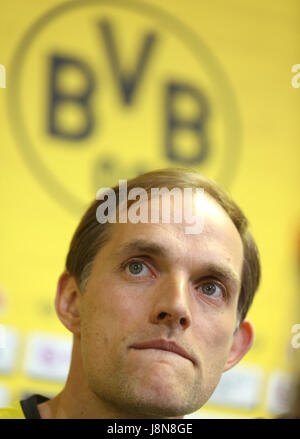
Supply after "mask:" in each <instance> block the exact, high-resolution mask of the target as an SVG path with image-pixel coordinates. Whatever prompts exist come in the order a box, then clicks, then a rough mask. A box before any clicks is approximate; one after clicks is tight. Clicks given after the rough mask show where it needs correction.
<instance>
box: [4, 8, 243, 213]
mask: <svg viewBox="0 0 300 439" xmlns="http://www.w3.org/2000/svg"><path fill="white" fill-rule="evenodd" d="M10 78H11V81H12V83H11V85H10V87H9V90H10V95H9V105H10V108H9V111H10V116H11V120H12V123H13V131H14V133H15V134H16V136H17V142H18V145H19V146H20V148H21V151H22V152H23V154H24V158H25V159H26V161H27V162H28V164H29V166H30V167H31V169H32V170H33V172H34V173H35V174H36V176H37V177H38V179H39V181H40V182H41V183H42V184H43V185H44V186H45V187H46V188H47V190H48V191H50V192H51V194H52V195H53V196H55V198H56V199H57V200H58V201H60V202H61V203H62V204H63V206H64V207H66V208H68V209H69V210H71V211H73V212H75V213H76V214H77V213H78V212H81V211H82V208H83V206H84V204H85V203H87V202H88V201H90V200H91V199H93V198H94V197H95V194H96V191H97V190H98V189H99V188H100V187H104V186H105V187H107V186H111V185H115V184H117V183H118V180H119V179H127V178H131V177H134V176H136V175H138V174H141V173H143V172H146V171H150V170H153V169H157V168H163V167H169V166H191V167H193V168H194V169H198V170H199V171H200V172H203V173H204V174H206V175H208V176H210V177H212V178H214V179H216V180H217V181H219V182H222V183H223V184H225V185H228V184H229V181H230V180H231V179H232V176H233V174H234V171H235V168H236V164H237V158H238V153H237V147H238V144H239V131H240V130H239V120H238V113H237V110H236V107H235V102H234V97H233V94H232V92H231V89H230V86H229V84H228V82H227V81H226V78H225V76H224V74H223V72H222V70H221V68H220V67H219V65H218V64H217V62H216V60H215V59H214V57H213V56H212V55H211V53H210V52H209V50H208V49H207V48H206V47H205V46H204V45H203V43H202V42H201V41H200V40H199V38H198V37H197V36H196V35H195V34H193V33H192V32H191V31H190V30H189V29H188V28H186V27H185V26H184V25H183V24H181V22H180V21H179V20H177V19H175V18H172V17H170V16H169V15H167V14H166V13H165V12H162V11H161V10H159V9H157V8H154V7H153V6H150V5H148V4H143V3H141V2H139V1H129V0H85V1H83V0H78V1H72V2H68V3H66V4H62V5H60V6H59V7H57V8H55V9H53V10H52V11H50V12H49V13H48V14H47V15H45V16H43V17H42V18H41V19H40V20H39V21H38V22H36V23H35V24H34V25H33V26H32V28H31V29H29V31H28V32H27V34H26V35H25V36H24V38H23V40H22V41H21V43H20V45H19V47H18V49H17V51H16V54H15V57H14V60H13V65H12V69H11V75H10Z"/></svg>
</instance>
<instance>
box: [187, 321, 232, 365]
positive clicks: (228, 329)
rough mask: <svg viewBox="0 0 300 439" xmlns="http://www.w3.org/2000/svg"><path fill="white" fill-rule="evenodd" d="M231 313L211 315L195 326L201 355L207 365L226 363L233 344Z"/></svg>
mask: <svg viewBox="0 0 300 439" xmlns="http://www.w3.org/2000/svg"><path fill="white" fill-rule="evenodd" d="M232 319H233V316H232V315H231V313H219V315H210V318H207V319H206V320H204V319H201V320H200V321H199V322H197V324H196V326H195V332H194V333H195V334H197V342H198V345H199V349H200V355H202V359H203V361H204V362H206V363H214V364H216V363H218V362H220V363H223V362H225V361H226V358H227V355H228V352H229V350H230V347H231V343H232V334H233V331H234V328H233V324H232V321H233V320H232Z"/></svg>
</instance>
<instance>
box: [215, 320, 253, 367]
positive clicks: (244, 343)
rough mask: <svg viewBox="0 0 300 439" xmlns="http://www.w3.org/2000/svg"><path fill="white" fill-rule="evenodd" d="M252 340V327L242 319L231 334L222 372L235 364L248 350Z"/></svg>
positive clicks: (247, 321)
mask: <svg viewBox="0 0 300 439" xmlns="http://www.w3.org/2000/svg"><path fill="white" fill-rule="evenodd" d="M253 342H254V328H253V326H252V324H251V322H249V320H244V321H243V322H242V323H241V325H240V326H239V328H238V329H237V330H236V332H235V333H234V335H233V342H232V345H231V348H230V351H229V354H228V357H227V361H226V364H225V367H224V370H223V372H225V371H226V370H228V369H231V368H232V367H233V366H235V365H236V364H237V363H238V362H239V361H240V360H241V359H242V358H243V356H244V355H245V354H246V353H247V352H248V351H249V349H250V348H251V346H252V345H253Z"/></svg>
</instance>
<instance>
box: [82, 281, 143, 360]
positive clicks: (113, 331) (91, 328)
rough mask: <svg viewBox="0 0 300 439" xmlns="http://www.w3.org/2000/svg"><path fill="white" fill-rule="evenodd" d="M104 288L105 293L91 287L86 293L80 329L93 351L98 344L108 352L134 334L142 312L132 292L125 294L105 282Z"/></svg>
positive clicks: (136, 297)
mask: <svg viewBox="0 0 300 439" xmlns="http://www.w3.org/2000/svg"><path fill="white" fill-rule="evenodd" d="M103 285H106V288H105V289H104V288H100V287H98V286H97V285H93V286H91V288H90V289H89V290H87V291H86V294H87V297H86V299H87V300H86V303H85V306H84V309H83V325H84V331H85V334H86V336H88V337H89V339H90V340H91V342H92V343H94V344H95V347H96V346H98V345H99V344H101V346H102V347H103V349H106V351H107V352H108V351H109V349H111V348H112V347H113V346H114V345H117V344H119V343H120V340H122V339H124V338H125V337H126V335H128V334H130V333H131V332H133V331H134V327H135V324H136V322H137V320H139V321H140V320H141V315H142V310H141V306H139V304H140V300H139V299H140V296H139V295H138V293H137V292H136V291H135V290H134V289H133V288H131V289H129V290H128V289H126V288H124V287H122V286H120V284H119V283H118V284H115V283H114V282H112V281H111V280H110V282H109V281H108V280H106V282H105V281H104V282H103Z"/></svg>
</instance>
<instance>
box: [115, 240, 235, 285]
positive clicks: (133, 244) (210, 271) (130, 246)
mask: <svg viewBox="0 0 300 439" xmlns="http://www.w3.org/2000/svg"><path fill="white" fill-rule="evenodd" d="M137 252H138V253H147V254H149V255H153V256H158V257H161V258H167V257H168V254H169V251H168V249H167V248H166V247H164V246H163V245H161V244H158V243H155V242H151V241H148V240H144V239H137V240H134V241H129V242H126V243H125V244H123V245H122V246H121V247H120V248H119V249H118V250H117V251H116V253H115V256H117V257H125V256H130V255H131V254H133V253H137ZM201 271H203V272H205V273H206V274H207V275H210V276H215V277H220V278H222V279H224V280H225V281H228V282H230V283H233V284H234V286H235V287H236V288H237V289H240V287H241V279H240V278H239V276H238V275H237V273H236V272H235V270H233V269H232V268H231V267H229V266H227V265H224V264H222V263H221V264H215V263H211V262H207V264H204V265H203V266H202V268H201Z"/></svg>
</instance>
